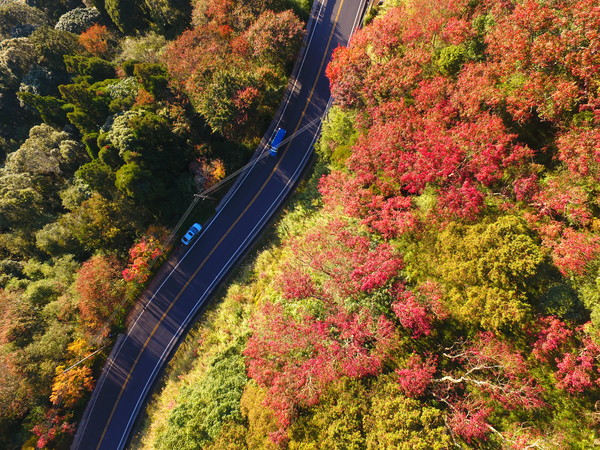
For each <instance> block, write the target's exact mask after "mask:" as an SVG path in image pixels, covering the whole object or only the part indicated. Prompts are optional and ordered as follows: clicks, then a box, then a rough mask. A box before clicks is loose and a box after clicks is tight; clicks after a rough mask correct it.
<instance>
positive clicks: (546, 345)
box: [532, 316, 573, 361]
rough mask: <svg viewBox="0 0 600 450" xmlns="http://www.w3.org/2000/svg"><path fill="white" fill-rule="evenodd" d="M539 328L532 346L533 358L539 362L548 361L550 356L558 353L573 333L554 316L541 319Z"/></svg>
mask: <svg viewBox="0 0 600 450" xmlns="http://www.w3.org/2000/svg"><path fill="white" fill-rule="evenodd" d="M538 325H539V326H540V327H541V329H540V331H539V332H538V333H537V340H536V341H535V343H534V344H533V352H532V354H533V356H534V357H535V358H536V359H538V360H540V361H548V360H549V357H550V355H553V354H555V353H556V352H558V351H560V350H561V349H562V348H563V347H564V345H565V344H566V343H567V342H568V340H569V339H570V338H571V337H572V336H573V331H572V330H570V329H568V328H567V326H566V324H565V323H564V322H563V321H561V320H560V319H558V318H556V317H554V316H548V317H542V318H540V319H539V321H538Z"/></svg>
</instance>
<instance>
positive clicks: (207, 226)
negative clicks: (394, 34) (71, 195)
mask: <svg viewBox="0 0 600 450" xmlns="http://www.w3.org/2000/svg"><path fill="white" fill-rule="evenodd" d="M324 6H325V2H322V3H321V7H320V8H319V12H318V13H317V15H316V18H317V19H318V18H319V17H320V16H321V12H322V10H323V8H324ZM318 25H319V23H318V21H315V26H314V27H313V29H312V31H311V34H310V38H309V40H308V43H307V45H306V47H305V51H304V54H303V56H302V63H301V64H300V68H299V69H298V74H297V76H296V79H295V80H294V84H293V88H292V89H295V88H296V85H297V83H298V78H300V73H301V72H302V68H303V67H304V63H305V62H306V58H307V56H308V51H309V49H310V46H311V44H312V40H313V37H314V35H315V32H316V30H317V27H318ZM292 91H293V90H292ZM291 99H292V96H291V95H290V96H289V97H288V99H287V100H286V102H285V106H284V108H283V110H282V111H281V113H280V114H279V119H278V120H277V123H276V125H275V128H276V127H277V125H279V124H280V123H281V119H282V117H283V114H284V113H285V111H286V110H287V107H288V106H289V103H290V101H291ZM254 165H255V164H254ZM254 165H252V166H250V167H249V169H248V170H247V171H246V173H245V174H244V177H243V178H242V180H241V181H240V182H239V183H238V185H237V186H236V187H235V188H234V191H233V192H232V193H231V195H230V196H229V198H228V199H227V200H226V202H225V204H223V206H222V207H221V208H220V209H219V210H218V211H217V213H216V214H215V215H214V216H213V217H212V219H211V220H210V222H209V223H208V225H206V227H204V228H203V231H202V234H200V236H198V238H197V239H196V240H195V241H194V243H192V245H191V246H190V248H189V249H188V251H187V252H185V254H184V255H183V256H182V257H181V259H180V260H179V262H178V263H177V264H176V265H175V267H173V269H172V270H171V272H169V274H168V275H167V276H166V277H165V279H164V280H163V282H162V283H161V284H160V285H159V287H158V288H157V289H156V291H155V292H154V294H153V295H152V297H150V300H148V302H147V303H146V305H145V306H144V308H143V309H142V312H143V311H144V310H145V309H147V308H148V306H149V305H150V304H151V303H152V301H153V300H154V297H156V295H157V294H158V292H159V291H160V290H161V288H162V287H163V286H164V284H165V283H166V282H167V281H168V280H169V279H170V278H171V276H172V275H173V273H174V272H175V271H176V270H177V268H178V267H179V265H180V264H181V263H182V262H183V261H184V260H185V258H186V257H187V255H188V254H189V253H190V252H191V251H192V250H193V248H194V246H195V245H196V243H198V242H199V241H200V238H201V237H202V235H203V234H204V232H205V231H206V230H208V228H210V226H211V225H212V224H213V222H214V221H215V220H216V219H217V217H219V215H220V214H221V212H222V211H223V209H225V206H227V204H228V203H229V201H230V200H231V198H232V197H233V196H234V195H235V194H236V192H237V191H238V190H239V188H240V187H241V185H242V183H243V182H244V181H245V180H246V178H247V177H248V175H250V172H252V169H253V168H254ZM142 312H140V314H139V315H138V316H137V318H136V319H135V321H134V322H133V325H131V328H129V332H128V333H126V334H125V338H124V339H123V340H122V341H121V345H120V346H119V348H118V350H117V351H116V352H115V353H114V357H113V358H112V359H111V360H110V361H109V362H108V364H109V366H108V368H107V370H106V376H104V378H103V379H102V381H101V383H100V385H99V386H96V388H97V389H99V390H102V387H103V386H104V383H105V381H106V378H108V373H109V372H110V370H111V369H112V367H113V365H114V361H115V360H116V359H117V356H118V355H119V353H120V352H121V349H122V348H123V345H125V341H126V340H127V338H128V337H129V335H130V334H131V332H132V331H133V329H134V328H135V326H136V325H137V323H138V321H139V319H140V318H141V315H142ZM97 398H98V397H97V396H96V397H95V398H94V399H93V404H92V405H91V406H90V416H91V411H93V410H94V408H95V407H96V401H97ZM88 423H89V420H88V421H86V423H85V424H84V427H83V430H81V435H83V433H85V430H86V429H87V424H88Z"/></svg>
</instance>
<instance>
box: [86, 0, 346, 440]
mask: <svg viewBox="0 0 600 450" xmlns="http://www.w3.org/2000/svg"><path fill="white" fill-rule="evenodd" d="M344 2H345V0H342V1H341V3H340V6H339V9H338V12H337V14H336V16H335V20H334V22H333V28H332V30H331V33H330V35H329V40H328V41H327V45H326V47H325V55H324V56H323V59H322V60H321V65H320V66H319V70H318V72H317V77H316V78H315V82H314V83H313V85H312V88H311V90H310V94H309V96H308V98H307V100H306V105H305V107H304V110H303V111H302V115H301V116H300V119H299V120H298V123H297V125H296V128H295V129H294V133H296V131H298V128H300V124H301V123H302V120H303V118H304V115H305V114H306V110H307V109H308V106H309V105H310V100H311V98H312V96H313V93H314V90H315V88H316V86H317V82H318V81H319V74H320V73H321V70H322V69H323V66H324V65H325V61H326V60H327V57H328V56H329V52H328V50H329V45H330V44H331V40H332V39H333V35H334V32H335V25H336V24H337V22H338V19H339V16H340V13H341V11H342V6H343V5H344ZM292 141H293V139H292V140H291V141H290V142H289V143H288V145H287V146H286V148H285V150H284V152H286V151H287V149H288V148H289V146H290V145H291V144H292ZM282 160H283V159H282V158H280V159H279V161H278V162H277V164H276V165H275V167H274V168H273V170H272V171H271V173H270V174H269V176H268V177H267V179H266V180H265V182H264V183H263V185H262V186H261V188H260V189H259V190H258V192H257V193H256V194H255V195H254V197H253V198H252V200H251V201H250V202H249V203H248V205H247V206H246V207H245V208H244V210H243V211H242V213H241V214H240V215H239V216H238V218H237V219H236V220H235V222H234V223H233V224H232V225H231V226H230V227H229V229H228V230H227V231H226V232H225V233H224V234H223V236H222V237H221V239H219V242H217V243H216V244H215V246H214V247H213V248H212V250H211V251H210V253H209V254H208V255H207V256H206V258H204V260H203V261H202V263H200V265H199V266H198V268H197V269H196V270H195V271H194V273H193V274H192V276H191V277H190V278H189V279H188V280H187V281H186V283H185V284H184V286H183V287H182V288H181V290H180V291H179V293H178V294H177V295H176V296H175V298H174V299H173V300H172V301H171V304H170V305H169V307H168V308H167V310H166V311H165V312H164V313H163V315H162V316H161V318H160V319H159V320H158V322H157V323H156V325H154V328H153V329H152V331H151V332H150V334H149V335H148V338H147V339H146V341H145V342H144V345H143V346H142V348H141V350H140V351H139V353H138V355H137V357H136V359H135V361H134V362H133V365H132V367H131V369H130V370H129V373H128V374H127V377H126V378H125V381H124V382H123V385H122V387H121V391H120V392H119V396H118V397H117V400H116V401H115V404H114V406H113V408H112V410H111V412H110V416H109V417H108V420H107V422H106V425H105V426H104V430H103V431H102V435H101V436H100V439H99V440H98V445H97V447H96V450H97V449H99V448H100V446H101V445H102V441H103V440H104V436H105V435H106V432H107V431H108V426H109V424H110V422H111V420H112V418H113V416H114V414H115V411H116V410H117V405H118V404H119V401H120V400H121V397H122V396H123V393H124V392H125V388H126V386H127V384H128V383H129V380H130V379H131V374H132V373H133V371H134V370H135V368H136V366H137V363H138V361H139V360H140V358H141V356H142V354H143V353H144V350H145V349H146V347H147V346H148V343H149V342H150V340H151V339H152V337H153V336H154V333H156V330H158V328H159V327H160V325H161V324H162V322H163V321H164V319H165V317H166V316H167V315H168V314H169V312H170V311H171V308H172V307H173V306H174V305H175V303H176V302H177V300H178V299H179V298H180V297H181V295H182V294H183V292H184V291H185V290H186V289H187V288H188V286H189V285H190V283H191V282H192V281H193V279H194V278H195V277H196V275H197V274H198V272H200V270H201V269H202V268H203V267H204V265H205V264H206V262H207V261H208V259H209V258H210V257H211V256H212V255H213V253H214V252H215V251H216V250H217V248H218V247H219V246H220V245H221V243H222V242H223V241H224V240H225V238H226V237H227V236H228V235H229V233H230V232H231V230H232V229H233V228H234V227H235V226H236V225H237V224H238V222H239V221H240V220H241V219H242V217H243V216H244V215H245V214H246V212H247V211H248V209H249V208H250V207H251V206H252V205H253V204H254V202H255V201H256V199H257V198H258V196H259V195H260V194H261V192H262V191H263V190H264V188H265V187H266V186H267V184H268V183H269V181H270V180H271V178H273V175H274V174H275V172H276V171H277V169H278V168H279V165H280V164H281V162H282Z"/></svg>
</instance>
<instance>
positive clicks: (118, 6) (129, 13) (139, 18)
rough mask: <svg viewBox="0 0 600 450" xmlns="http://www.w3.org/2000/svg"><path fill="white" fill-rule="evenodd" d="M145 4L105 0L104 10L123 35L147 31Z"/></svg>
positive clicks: (126, 0) (129, 0)
mask: <svg viewBox="0 0 600 450" xmlns="http://www.w3.org/2000/svg"><path fill="white" fill-rule="evenodd" d="M145 6H146V5H145V2H144V1H141V0H105V2H104V8H105V9H106V12H107V13H108V15H109V17H110V19H111V20H112V22H113V23H114V24H115V26H116V27H117V28H118V29H119V30H120V31H121V32H122V33H125V34H135V33H139V32H140V31H144V30H146V29H148V25H149V24H148V21H147V19H146V17H145Z"/></svg>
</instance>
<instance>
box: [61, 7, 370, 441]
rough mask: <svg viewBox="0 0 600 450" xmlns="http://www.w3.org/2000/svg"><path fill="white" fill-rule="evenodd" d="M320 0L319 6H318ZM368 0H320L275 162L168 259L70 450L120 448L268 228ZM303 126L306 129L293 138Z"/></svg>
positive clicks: (308, 145)
mask: <svg viewBox="0 0 600 450" xmlns="http://www.w3.org/2000/svg"><path fill="white" fill-rule="evenodd" d="M317 1H318V0H317ZM364 4H365V0H321V2H320V3H319V4H318V5H316V6H315V8H313V11H314V12H315V15H316V19H315V21H314V22H313V26H312V27H311V29H310V30H309V32H308V33H309V34H308V36H307V45H306V47H305V51H304V53H303V55H302V58H303V59H302V63H301V65H300V69H299V71H298V75H297V78H296V83H295V85H294V89H293V92H292V94H291V96H290V97H289V98H288V100H287V102H286V104H285V106H284V109H283V110H282V114H281V119H280V120H279V123H277V124H275V125H276V126H275V128H276V127H282V128H284V129H286V130H287V135H286V137H289V136H290V135H291V136H294V137H293V138H292V139H289V140H286V141H285V142H284V144H282V146H281V147H280V149H279V154H278V155H277V156H276V157H272V156H269V157H265V158H259V160H258V162H257V163H256V164H255V165H254V166H253V167H252V168H251V169H249V170H248V171H247V172H246V173H244V174H243V175H242V179H241V181H240V182H238V184H236V185H235V186H234V187H233V188H232V189H233V190H234V191H233V192H232V193H231V195H230V196H229V197H228V199H227V201H226V203H225V204H224V205H223V206H222V207H221V209H219V211H218V213H217V214H216V215H215V216H214V217H213V218H212V219H211V221H210V222H209V223H208V224H205V226H204V229H203V230H202V234H201V235H200V236H199V237H198V238H197V239H196V240H195V241H193V242H192V244H190V245H189V246H188V247H185V248H184V249H182V250H180V251H179V252H175V255H174V256H173V259H172V260H170V261H169V262H168V264H167V267H168V268H169V269H168V270H163V271H162V272H161V273H160V274H159V277H161V278H160V279H155V280H154V281H153V283H152V286H154V287H155V289H154V292H150V293H149V294H147V299H148V304H147V306H146V308H145V310H144V311H143V313H142V314H140V315H139V317H138V318H137V320H136V322H135V323H134V324H133V325H132V326H131V327H130V330H129V332H128V334H127V335H126V336H125V337H124V338H122V339H120V340H119V341H118V342H117V344H116V346H115V348H114V349H113V352H112V353H111V356H110V358H109V360H108V361H107V363H106V366H105V368H104V370H103V373H102V375H101V377H100V379H99V380H98V383H97V386H96V389H95V390H94V393H93V395H92V399H91V400H90V402H89V404H88V405H87V408H86V412H85V414H84V417H83V420H82V422H81V425H80V427H79V429H78V430H77V434H76V436H75V440H74V442H73V446H72V448H73V449H86V450H87V449H107V450H115V449H122V448H124V447H125V445H126V444H127V442H128V439H129V435H130V433H131V429H132V427H133V425H134V422H135V420H136V418H137V416H138V414H139V412H140V410H141V408H142V407H143V406H144V404H145V401H146V397H147V395H148V392H149V391H150V389H151V387H152V386H153V384H154V382H155V381H156V379H157V376H158V375H159V374H160V372H161V370H162V369H163V367H164V365H165V363H166V361H167V359H168V357H169V356H170V354H171V353H172V351H173V349H174V348H175V347H176V345H177V344H178V343H179V340H180V339H181V337H182V335H183V334H184V332H185V331H186V330H187V328H188V327H189V326H190V324H191V322H192V321H193V320H194V319H195V318H196V316H197V313H198V311H199V310H200V309H201V308H202V306H203V304H204V303H205V302H206V301H208V299H209V298H210V296H211V294H213V292H214V291H215V289H216V288H217V287H218V285H219V283H220V282H221V281H222V280H223V279H224V277H225V276H226V275H227V273H228V272H229V271H230V270H231V268H232V267H233V266H234V265H235V264H236V262H238V261H239V259H240V258H241V256H242V255H243V254H244V252H245V251H247V250H248V248H249V246H250V245H251V244H252V242H253V241H254V240H255V239H256V237H257V236H258V235H259V233H260V232H261V231H262V230H263V229H264V228H265V227H266V225H267V224H268V222H269V220H270V219H271V218H272V217H273V215H274V214H275V213H276V212H277V210H278V208H279V207H280V206H281V203H282V202H283V201H284V200H285V198H286V197H287V196H288V195H289V194H290V192H291V191H292V189H293V188H294V186H295V185H296V184H297V182H298V180H299V178H300V176H301V175H302V173H303V171H304V169H305V168H306V166H307V164H308V162H309V160H310V157H311V154H312V151H313V150H312V146H313V144H314V141H315V140H316V138H317V133H318V125H319V124H318V119H319V118H320V117H321V116H322V115H323V113H324V111H325V109H326V107H327V103H328V101H329V97H330V94H329V83H328V81H327V79H326V77H325V74H324V72H325V67H326V65H327V62H328V61H329V59H330V56H331V52H332V51H333V49H335V48H336V47H338V46H339V45H345V44H346V43H347V42H348V39H349V37H350V35H351V33H352V31H353V30H354V29H355V28H356V27H357V26H358V24H359V20H360V17H361V15H362V12H363V9H364ZM307 124H312V125H311V126H310V127H309V128H307V129H306V130H305V131H303V132H301V133H298V134H296V135H294V132H295V131H297V130H301V129H302V128H303V127H305V126H306V125H307Z"/></svg>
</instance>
